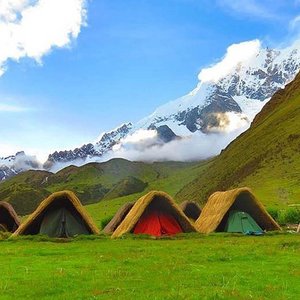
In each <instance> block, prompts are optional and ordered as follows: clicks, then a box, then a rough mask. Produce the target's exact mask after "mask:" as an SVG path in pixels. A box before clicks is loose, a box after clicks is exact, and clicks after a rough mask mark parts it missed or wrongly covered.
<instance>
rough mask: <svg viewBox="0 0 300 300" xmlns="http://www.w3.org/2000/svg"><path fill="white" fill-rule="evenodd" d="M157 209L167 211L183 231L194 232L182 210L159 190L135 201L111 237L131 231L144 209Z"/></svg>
mask: <svg viewBox="0 0 300 300" xmlns="http://www.w3.org/2000/svg"><path fill="white" fill-rule="evenodd" d="M153 207H155V209H159V210H162V211H168V212H169V213H170V214H172V215H173V217H174V218H175V219H176V221H177V222H178V224H179V225H180V226H181V228H182V230H183V232H194V231H196V228H195V227H194V226H193V225H192V223H191V222H190V220H189V219H188V218H187V217H186V215H185V214H184V213H183V212H182V210H181V209H180V207H179V206H178V205H177V204H176V203H175V202H174V200H173V199H172V197H171V196H169V195H168V194H167V193H164V192H159V191H151V192H149V193H148V194H146V195H145V196H143V197H141V198H140V199H139V200H137V201H136V203H135V204H134V206H133V207H132V209H131V210H130V211H129V213H128V214H127V216H126V217H125V219H124V220H123V222H122V223H121V224H120V225H119V226H118V227H117V229H116V230H115V231H114V233H113V235H112V237H113V238H115V237H120V236H121V235H123V234H125V233H129V232H131V231H132V230H133V229H134V227H135V225H136V224H137V222H138V221H139V219H140V218H141V216H142V215H143V213H144V212H145V210H146V209H152V208H153Z"/></svg>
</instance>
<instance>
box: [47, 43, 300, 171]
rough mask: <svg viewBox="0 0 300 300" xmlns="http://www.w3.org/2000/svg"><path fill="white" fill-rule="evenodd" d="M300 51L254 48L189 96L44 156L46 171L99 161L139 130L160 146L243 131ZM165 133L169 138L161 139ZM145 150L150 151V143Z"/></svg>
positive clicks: (297, 66) (298, 64)
mask: <svg viewBox="0 0 300 300" xmlns="http://www.w3.org/2000/svg"><path fill="white" fill-rule="evenodd" d="M299 49H300V47H299V42H297V43H295V44H294V45H292V46H290V47H287V48H285V49H281V50H277V49H268V48H266V49H264V48H262V47H259V49H257V51H256V52H255V53H254V54H253V55H252V56H251V57H248V58H247V59H244V60H241V61H237V62H236V63H235V65H232V66H231V68H230V70H229V71H228V72H226V73H224V74H223V73H222V76H219V77H217V78H216V79H214V78H209V79H206V78H201V80H200V82H199V83H198V85H197V87H196V88H195V89H194V90H193V91H192V92H190V93H189V94H188V95H186V96H183V97H181V98H178V99H177V100H175V101H171V102H169V103H167V104H165V105H163V106H161V107H159V108H157V109H156V110H155V111H154V112H153V113H152V114H151V115H150V116H148V117H146V118H144V119H142V120H141V121H139V122H137V123H136V124H134V125H133V124H132V123H127V124H123V125H122V126H120V127H119V128H117V129H115V130H113V131H111V132H108V133H104V134H103V135H101V137H100V138H99V141H98V142H96V143H94V144H92V143H91V144H88V145H84V146H82V147H81V148H77V149H75V150H69V151H60V152H55V153H53V154H51V155H49V158H48V161H47V163H46V167H47V166H49V165H53V164H55V163H56V162H64V163H68V162H72V161H74V160H77V159H84V160H87V161H88V160H90V159H93V158H101V157H103V156H104V155H105V154H107V153H109V152H110V151H112V150H113V147H114V146H116V145H118V144H122V143H123V141H124V140H126V138H127V137H128V136H132V135H134V134H136V133H138V132H140V131H141V130H156V131H157V133H158V134H157V135H160V136H159V137H160V138H161V136H162V135H163V138H162V139H160V142H161V140H163V141H164V143H168V142H169V141H170V140H173V138H174V136H177V137H186V136H191V135H193V134H197V133H199V132H200V133H205V134H210V133H212V132H219V133H220V132H221V133H222V132H224V131H225V132H228V131H230V130H234V129H238V128H240V127H243V128H244V129H246V128H247V127H248V126H249V124H250V122H251V121H252V120H253V118H254V116H255V115H256V114H257V113H258V112H259V111H260V110H261V108H262V107H263V105H264V104H265V103H266V102H267V101H268V100H269V99H270V98H271V96H272V95H273V94H274V93H275V92H276V91H277V90H279V89H281V88H283V87H284V86H285V85H286V84H287V83H289V82H290V81H291V80H292V79H293V78H294V77H295V75H296V74H297V73H298V71H299V70H300V50H299ZM222 63H223V62H221V63H220V64H222ZM203 71H205V70H203ZM203 71H202V72H201V73H200V75H201V74H202V73H203ZM215 71H216V72H217V71H218V70H215ZM199 77H201V76H199ZM162 129H163V130H162ZM162 132H163V133H162ZM170 132H172V134H171V135H173V137H172V138H171V139H169V138H165V137H166V136H168V135H169V134H170ZM203 138H205V136H204V137H203ZM154 144H155V145H156V143H154ZM148 146H150V147H152V146H153V143H150V145H148Z"/></svg>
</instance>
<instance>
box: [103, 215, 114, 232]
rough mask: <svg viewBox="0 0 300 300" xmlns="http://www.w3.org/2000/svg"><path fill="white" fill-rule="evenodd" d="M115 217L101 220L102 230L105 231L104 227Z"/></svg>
mask: <svg viewBox="0 0 300 300" xmlns="http://www.w3.org/2000/svg"><path fill="white" fill-rule="evenodd" d="M113 217H114V216H109V217H106V218H104V219H102V220H101V229H104V227H105V226H106V225H107V224H108V223H109V222H110V221H111V219H112V218H113Z"/></svg>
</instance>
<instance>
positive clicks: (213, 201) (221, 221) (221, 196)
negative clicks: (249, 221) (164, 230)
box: [195, 188, 281, 233]
mask: <svg viewBox="0 0 300 300" xmlns="http://www.w3.org/2000/svg"><path fill="white" fill-rule="evenodd" d="M230 210H239V211H244V212H247V213H248V214H249V215H250V216H251V217H252V218H253V219H254V220H255V222H256V223H257V224H258V225H259V226H260V227H261V228H262V229H263V230H267V231H269V230H270V231H271V230H280V229H281V228H280V226H279V225H278V224H277V223H276V222H275V221H274V219H273V218H272V217H271V216H270V215H269V214H268V212H267V211H266V209H265V208H264V206H263V205H262V204H261V202H260V201H259V200H258V199H257V198H256V197H255V196H254V194H253V193H252V191H251V190H250V189H249V188H238V189H234V190H229V191H226V192H216V193H214V194H212V195H211V196H210V197H209V199H208V201H207V203H206V205H205V206H204V208H203V210H202V212H201V215H200V217H199V219H198V220H197V221H196V223H195V225H196V228H197V229H198V231H199V232H201V233H210V232H213V231H223V230H224V227H225V224H226V221H227V218H228V213H229V211H230Z"/></svg>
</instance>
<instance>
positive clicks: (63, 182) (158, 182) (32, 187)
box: [0, 159, 196, 215]
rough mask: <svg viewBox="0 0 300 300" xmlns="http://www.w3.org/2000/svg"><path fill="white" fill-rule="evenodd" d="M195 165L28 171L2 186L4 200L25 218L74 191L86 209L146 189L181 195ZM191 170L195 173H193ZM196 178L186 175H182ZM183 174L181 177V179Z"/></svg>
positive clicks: (113, 163) (116, 163)
mask: <svg viewBox="0 0 300 300" xmlns="http://www.w3.org/2000/svg"><path fill="white" fill-rule="evenodd" d="M194 166H195V163H182V162H163V163H143V162H131V161H128V160H125V159H112V160H110V161H108V162H104V163H89V164H86V165H84V166H81V167H75V166H69V167H67V168H65V169H63V170H61V171H59V172H57V173H56V174H53V173H50V172H46V171H27V172H24V173H21V174H19V175H17V176H15V177H13V178H11V179H9V180H7V181H4V182H1V183H0V199H1V200H4V201H8V202H10V203H11V204H13V206H14V207H15V209H16V211H17V212H18V213H19V214H21V215H26V214H29V213H31V212H32V211H33V210H34V209H35V208H36V207H37V205H38V204H39V203H40V202H41V200H43V199H44V198H45V197H46V196H48V195H49V194H50V193H52V192H55V191H59V190H64V189H68V190H72V191H74V192H75V193H76V194H77V195H78V196H79V198H80V200H81V201H82V203H83V204H84V205H87V204H92V203H97V202H99V201H100V200H102V199H104V198H105V199H112V198H117V197H122V196H126V195H129V194H133V193H142V192H143V191H144V190H145V189H146V190H148V189H155V188H161V189H166V190H169V191H172V190H174V193H173V194H175V192H178V191H179V189H180V188H181V187H183V185H184V184H186V183H187V182H188V181H190V180H192V179H194V178H195V176H196V172H195V171H193V168H194ZM190 169H191V171H189V170H190ZM183 170H186V172H187V173H190V172H191V173H192V174H194V175H193V176H194V177H193V176H192V175H191V176H192V177H190V176H189V177H186V179H184V175H182V171H183ZM178 174H180V175H178Z"/></svg>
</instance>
